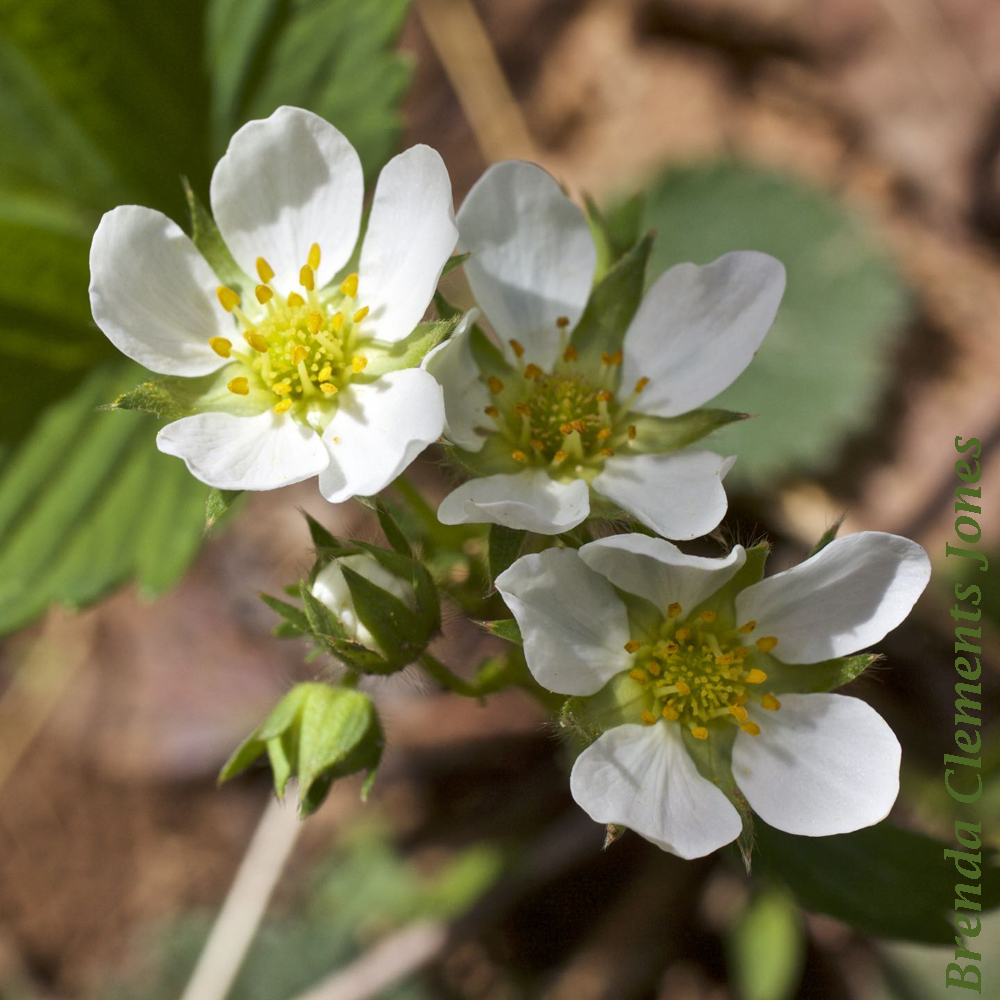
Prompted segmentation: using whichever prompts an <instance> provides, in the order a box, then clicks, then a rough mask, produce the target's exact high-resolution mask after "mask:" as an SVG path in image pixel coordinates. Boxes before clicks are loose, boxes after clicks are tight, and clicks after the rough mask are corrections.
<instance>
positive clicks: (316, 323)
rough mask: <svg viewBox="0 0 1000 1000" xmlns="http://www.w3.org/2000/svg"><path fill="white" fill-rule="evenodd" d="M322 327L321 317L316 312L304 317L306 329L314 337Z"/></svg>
mask: <svg viewBox="0 0 1000 1000" xmlns="http://www.w3.org/2000/svg"><path fill="white" fill-rule="evenodd" d="M322 325H323V317H322V316H321V315H320V314H319V313H318V312H311V313H309V315H308V316H306V329H307V330H308V331H309V332H310V333H311V334H312V335H313V336H314V337H315V336H316V334H317V333H319V328H320V327H321V326H322Z"/></svg>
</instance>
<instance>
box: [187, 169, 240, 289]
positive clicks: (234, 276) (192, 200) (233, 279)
mask: <svg viewBox="0 0 1000 1000" xmlns="http://www.w3.org/2000/svg"><path fill="white" fill-rule="evenodd" d="M181 185H182V186H183V188H184V197H185V198H186V199H187V206H188V213H189V215H190V218H191V242H192V243H194V245H195V246H196V247H197V248H198V249H199V251H201V255H202V257H204V258H205V260H207V261H208V265H209V267H211V269H212V270H213V271H214V272H215V275H216V277H217V278H218V279H219V281H220V282H221V283H222V284H223V285H227V286H228V287H229V288H231V289H232V290H233V291H234V292H238V293H239V294H240V295H241V296H245V295H248V294H249V293H250V289H251V288H253V287H254V282H253V281H252V280H251V279H250V278H249V277H247V275H246V274H245V273H244V272H243V270H242V269H241V268H240V266H239V264H237V263H236V261H235V260H234V259H233V255H232V254H231V253H230V252H229V247H227V246H226V241H225V240H224V239H223V238H222V234H221V233H220V232H219V227H218V226H217V225H216V224H215V219H213V218H212V216H211V215H210V214H209V212H208V210H207V209H206V208H205V206H204V205H203V204H202V203H201V199H200V198H199V197H198V196H197V195H196V194H195V193H194V191H193V189H192V188H191V185H190V184H189V183H188V179H187V178H186V177H182V178H181Z"/></svg>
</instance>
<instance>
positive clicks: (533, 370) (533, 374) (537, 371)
mask: <svg viewBox="0 0 1000 1000" xmlns="http://www.w3.org/2000/svg"><path fill="white" fill-rule="evenodd" d="M541 375H542V369H541V368H539V367H538V365H527V366H526V367H525V369H524V377H525V378H530V379H537V378H540V377H541Z"/></svg>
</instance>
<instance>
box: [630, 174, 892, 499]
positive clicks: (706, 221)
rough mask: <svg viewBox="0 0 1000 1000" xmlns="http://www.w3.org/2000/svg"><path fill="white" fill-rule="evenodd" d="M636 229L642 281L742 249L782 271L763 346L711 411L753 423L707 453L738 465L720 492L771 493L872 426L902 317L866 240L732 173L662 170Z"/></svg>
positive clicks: (821, 205) (825, 204)
mask: <svg viewBox="0 0 1000 1000" xmlns="http://www.w3.org/2000/svg"><path fill="white" fill-rule="evenodd" d="M645 224H646V226H649V227H655V228H656V230H657V236H656V243H655V246H654V248H653V253H652V256H651V258H650V266H649V280H650V282H652V281H654V280H655V279H656V278H657V277H658V276H659V275H660V274H661V273H662V272H663V271H665V270H666V269H667V268H668V267H670V266H672V265H674V264H677V263H680V262H682V261H694V262H695V263H698V264H705V263H708V262H709V261H711V260H713V259H715V258H716V257H718V256H720V255H721V254H723V253H726V252H728V251H731V250H745V249H750V248H752V249H754V250H761V251H764V252H766V253H770V254H772V255H773V256H775V257H777V258H778V259H779V260H780V261H781V262H782V263H783V264H784V265H785V267H786V269H787V272H788V287H787V291H786V293H785V297H784V301H783V303H782V306H781V309H780V310H779V312H778V317H777V320H776V322H775V324H774V327H773V329H772V330H771V332H770V333H769V334H768V336H767V339H766V340H765V341H764V344H763V347H762V348H761V349H760V351H759V352H758V353H757V356H756V357H755V358H754V360H753V362H752V363H751V364H750V366H749V367H748V368H747V370H746V371H745V372H744V374H743V375H741V376H740V377H739V378H738V379H737V380H736V382H735V383H734V384H733V385H732V387H731V388H729V389H727V390H726V391H725V392H723V393H722V394H721V395H720V396H719V397H717V399H716V400H714V401H713V402H714V404H715V405H718V406H722V407H725V408H727V409H732V410H739V411H743V412H746V413H754V414H759V416H758V417H757V419H755V420H753V421H749V422H747V423H746V424H734V425H733V426H731V427H728V428H725V429H724V430H721V431H720V432H719V435H718V438H717V441H716V443H715V445H714V448H715V450H717V451H720V452H723V453H728V454H735V455H739V456H740V460H739V462H737V463H736V466H735V467H734V469H733V471H732V472H731V473H730V476H729V478H728V479H727V485H728V484H729V483H733V484H734V485H737V486H744V487H747V486H750V487H755V488H758V489H766V490H770V489H774V488H775V487H776V486H777V485H778V483H779V482H780V481H781V479H782V477H783V476H786V475H788V474H789V473H791V472H792V471H793V470H796V469H804V470H821V469H823V468H824V467H828V466H829V463H830V462H831V461H833V460H834V459H835V457H836V456H837V454H838V446H839V445H840V443H841V442H843V441H844V440H845V438H846V436H847V435H848V434H850V433H853V432H856V431H858V430H860V429H862V428H863V427H865V426H866V425H867V424H868V422H869V421H870V420H871V419H872V417H873V416H874V413H875V406H876V403H877V401H878V399H879V398H880V395H881V392H882V387H883V386H884V384H885V382H886V380H887V379H889V378H890V377H891V375H892V373H891V371H890V370H889V367H888V364H887V356H888V354H887V348H888V347H889V345H890V343H891V341H892V338H893V335H894V334H895V332H896V331H898V330H899V329H900V328H901V327H902V325H903V324H904V323H905V321H906V319H907V317H908V316H909V314H910V306H909V303H908V297H907V292H906V289H905V287H904V285H903V284H902V282H901V280H900V278H899V276H898V274H897V272H896V270H895V269H894V268H893V266H892V265H891V264H890V263H889V261H888V259H887V258H886V256H885V255H884V254H883V253H880V252H879V250H878V249H877V248H876V247H875V246H874V244H873V240H872V238H871V236H870V234H869V233H868V232H867V231H866V230H865V229H864V227H863V226H862V225H861V224H860V223H859V222H858V221H857V220H856V219H854V218H853V217H852V216H851V215H850V214H849V213H848V212H847V211H846V210H845V209H844V207H843V206H842V205H841V204H839V203H838V202H837V201H835V200H834V199H833V198H831V197H829V196H828V195H826V194H824V193H822V192H820V191H818V190H816V189H813V188H810V187H808V186H807V185H805V184H803V183H802V182H800V181H798V180H794V179H792V178H791V177H788V176H783V175H781V174H777V173H774V172H770V171H766V170H761V169H759V168H756V167H751V166H748V165H745V164H740V163H736V162H716V163H707V164H703V165H695V166H689V167H682V168H671V169H670V170H668V171H667V172H666V173H665V174H664V175H663V176H662V178H661V179H660V180H659V181H658V182H657V183H655V184H654V185H652V186H651V187H650V188H649V189H648V190H647V198H646V210H645ZM831 386H836V391H833V392H831V391H830V387H831Z"/></svg>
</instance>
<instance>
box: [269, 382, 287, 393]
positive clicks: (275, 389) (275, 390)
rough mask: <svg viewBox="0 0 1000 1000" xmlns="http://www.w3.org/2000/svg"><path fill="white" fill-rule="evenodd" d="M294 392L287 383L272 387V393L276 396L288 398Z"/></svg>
mask: <svg viewBox="0 0 1000 1000" xmlns="http://www.w3.org/2000/svg"><path fill="white" fill-rule="evenodd" d="M291 391H292V387H291V386H290V385H289V384H288V383H287V382H275V383H274V385H272V386H271V392H273V393H274V394H275V395H276V396H287V395H288V394H289V393H290V392H291Z"/></svg>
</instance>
